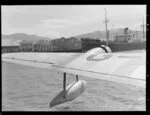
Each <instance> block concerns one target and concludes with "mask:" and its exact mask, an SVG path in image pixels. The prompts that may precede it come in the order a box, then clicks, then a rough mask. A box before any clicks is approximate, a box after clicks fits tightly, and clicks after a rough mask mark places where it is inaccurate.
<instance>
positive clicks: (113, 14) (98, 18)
mask: <svg viewBox="0 0 150 115" xmlns="http://www.w3.org/2000/svg"><path fill="white" fill-rule="evenodd" d="M146 7H147V6H146V5H16V6H15V5H11V6H7V5H2V6H1V23H2V34H5V35H9V34H13V33H25V34H29V35H39V36H44V37H49V38H52V39H54V38H60V37H71V36H76V35H80V34H85V33H89V32H93V31H98V30H105V23H104V19H105V10H104V8H106V10H107V18H108V20H109V22H108V29H115V28H124V27H129V29H133V30H141V27H140V25H141V24H142V23H143V19H144V22H145V23H146Z"/></svg>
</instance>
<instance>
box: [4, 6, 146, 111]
mask: <svg viewBox="0 0 150 115" xmlns="http://www.w3.org/2000/svg"><path fill="white" fill-rule="evenodd" d="M146 10H147V5H144V4H143V5H100V4H99V5H92V4H91V5H71V4H70V5H1V63H2V64H1V70H2V74H1V75H2V76H1V80H2V82H1V83H2V85H1V86H2V88H1V89H2V91H1V93H2V98H1V101H2V103H1V104H2V105H1V107H2V111H44V112H45V111H46V112H47V111H49V112H52V111H54V112H55V111H146V108H147V107H146V61H147V60H146V41H147V36H146V35H147V34H146V28H147V14H146V13H147V12H146Z"/></svg>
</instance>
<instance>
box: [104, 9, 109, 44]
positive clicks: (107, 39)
mask: <svg viewBox="0 0 150 115" xmlns="http://www.w3.org/2000/svg"><path fill="white" fill-rule="evenodd" d="M104 9H105V21H104V23H105V26H106V46H108V42H109V36H108V27H107V23H108V22H109V20H107V10H106V8H104Z"/></svg>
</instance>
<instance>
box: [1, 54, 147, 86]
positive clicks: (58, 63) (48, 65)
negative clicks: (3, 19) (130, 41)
mask: <svg viewBox="0 0 150 115" xmlns="http://www.w3.org/2000/svg"><path fill="white" fill-rule="evenodd" d="M2 60H3V61H6V62H11V63H17V64H23V65H28V66H32V67H39V68H45V69H51V70H55V71H62V72H67V73H71V74H76V75H82V76H85V77H91V78H95V79H102V80H107V81H113V82H119V83H124V84H130V85H135V86H141V87H145V86H146V85H145V81H146V56H145V53H127V54H125V53H108V54H106V53H104V54H97V55H93V54H88V53H83V54H81V53H10V54H3V55H2Z"/></svg>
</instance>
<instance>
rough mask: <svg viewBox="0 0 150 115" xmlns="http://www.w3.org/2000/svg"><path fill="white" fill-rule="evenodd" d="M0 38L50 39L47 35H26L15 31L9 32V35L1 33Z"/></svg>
mask: <svg viewBox="0 0 150 115" xmlns="http://www.w3.org/2000/svg"><path fill="white" fill-rule="evenodd" d="M2 39H11V40H13V41H18V40H19V41H20V40H21V41H22V40H40V39H45V40H50V38H48V37H41V36H36V35H27V34H24V33H15V34H10V35H2Z"/></svg>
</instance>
